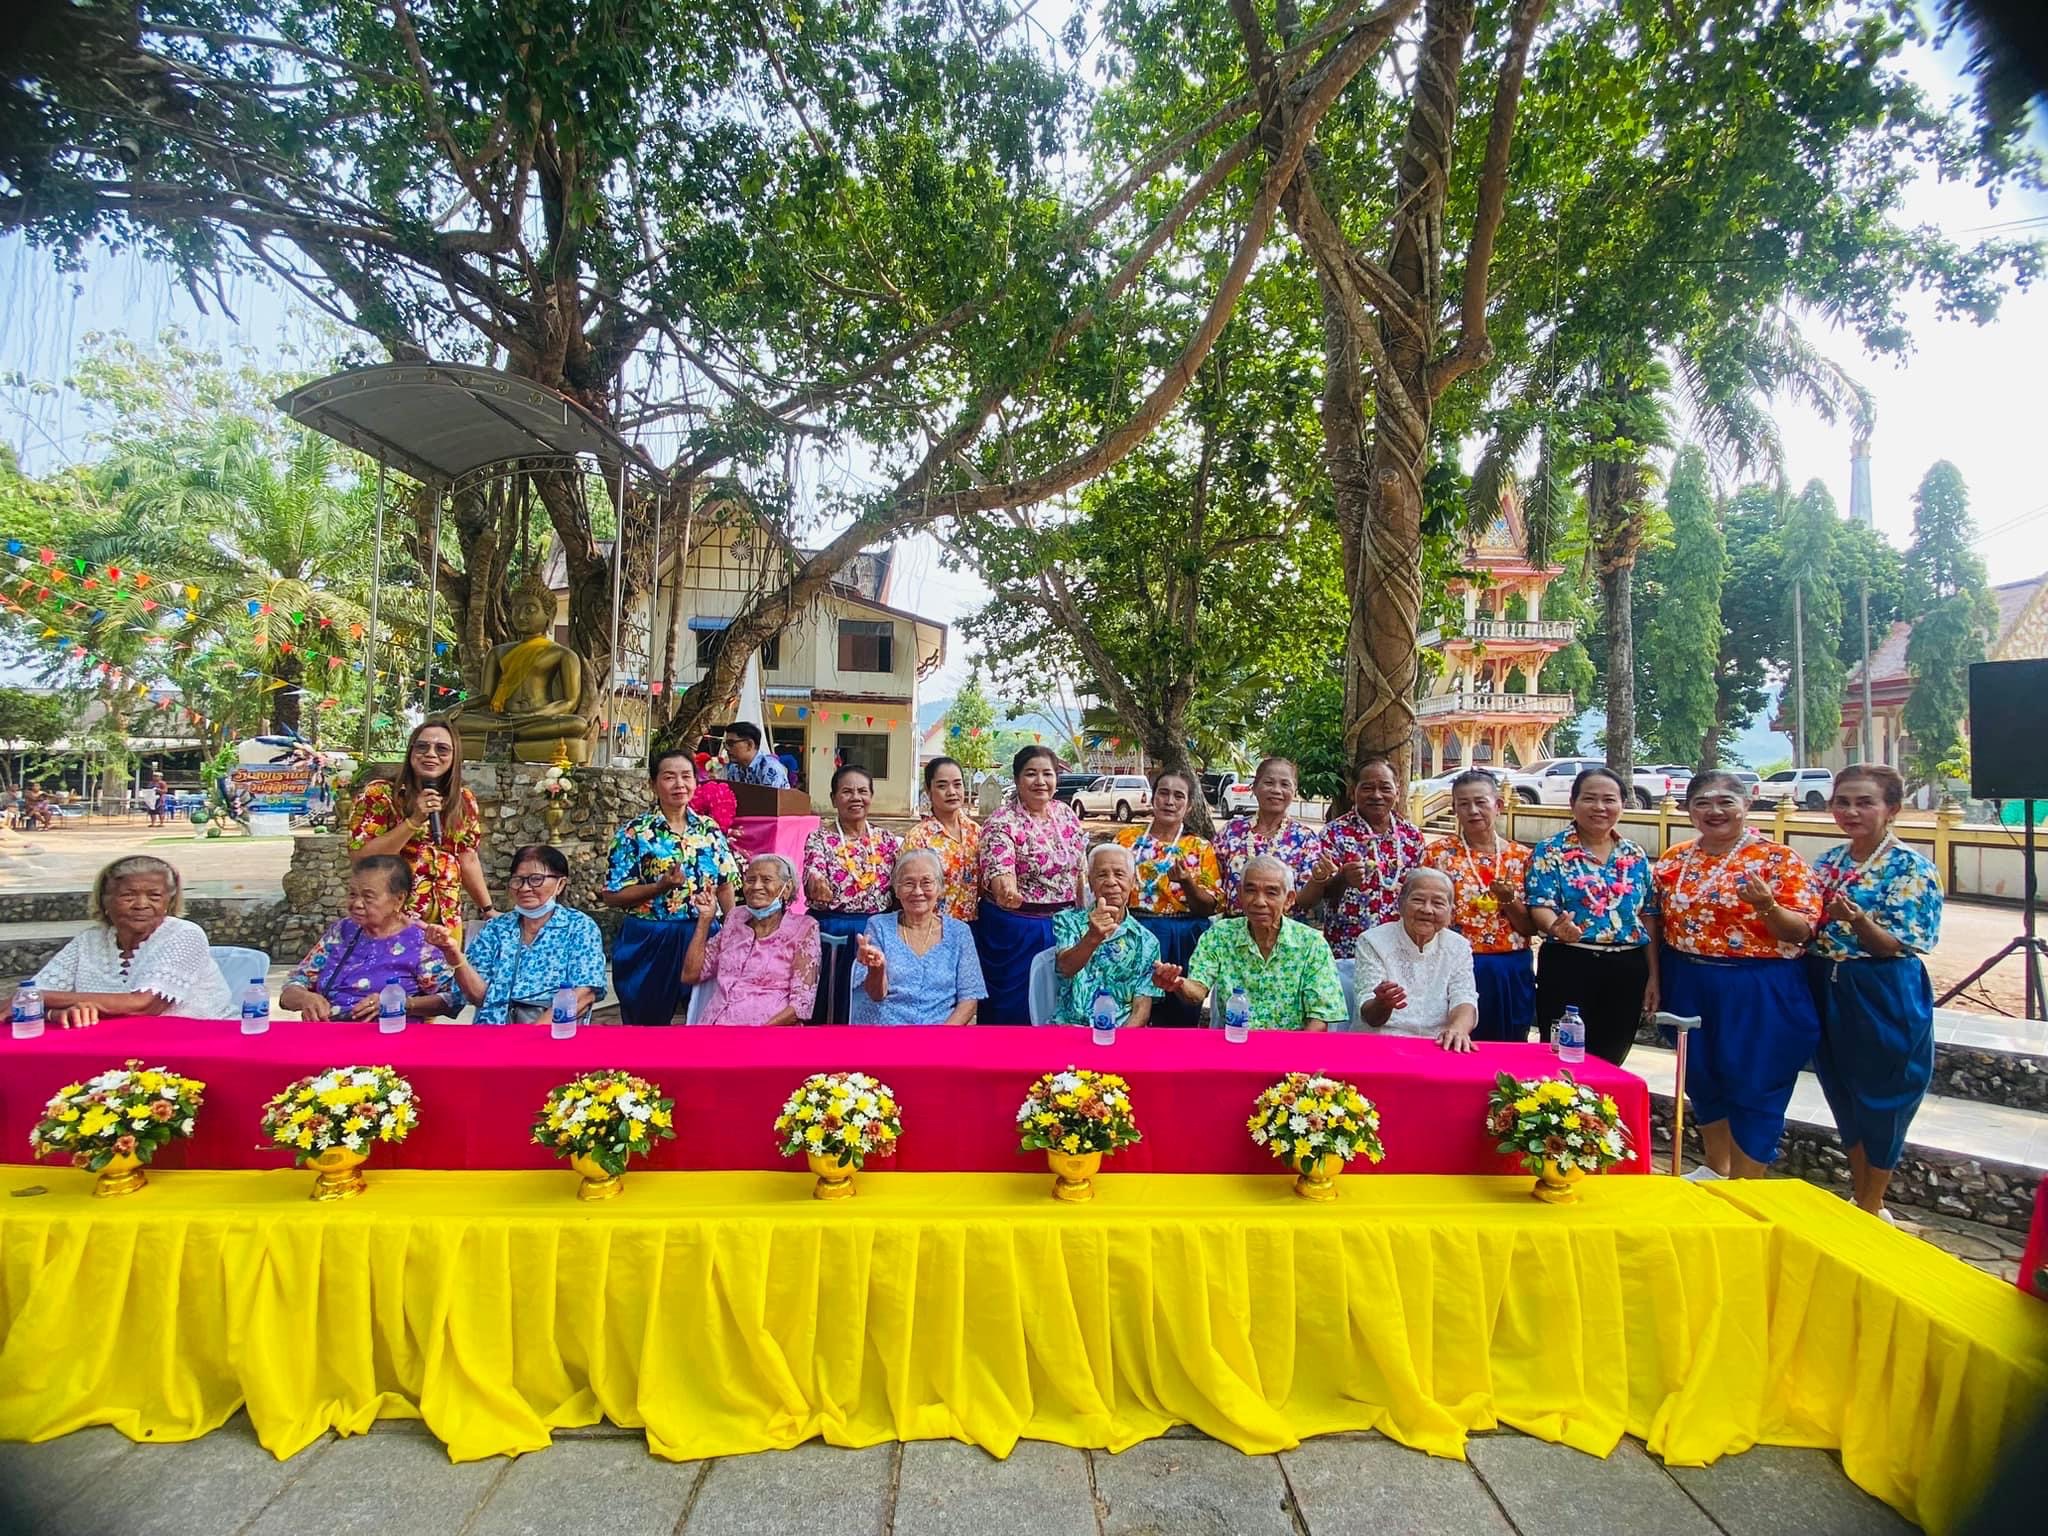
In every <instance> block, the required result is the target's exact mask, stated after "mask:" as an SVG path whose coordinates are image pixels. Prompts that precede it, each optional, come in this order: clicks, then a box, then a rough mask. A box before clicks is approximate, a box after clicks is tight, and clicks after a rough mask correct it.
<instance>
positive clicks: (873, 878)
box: [804, 820, 903, 912]
mask: <svg viewBox="0 0 2048 1536" xmlns="http://www.w3.org/2000/svg"><path fill="white" fill-rule="evenodd" d="M902 848H903V840H902V839H901V838H899V837H898V836H897V835H896V834H895V833H894V832H884V831H883V830H882V829H881V828H879V827H877V826H876V825H875V824H874V823H873V822H869V823H868V826H867V835H866V836H865V837H849V836H848V835H847V834H846V833H844V832H842V831H840V830H839V823H838V822H837V820H834V821H833V822H832V823H831V825H830V826H821V827H819V828H818V830H817V831H815V832H813V833H812V834H811V835H810V836H809V837H807V838H805V839H804V878H805V881H806V883H808V882H809V879H810V877H811V876H812V875H814V874H817V875H823V876H824V877H825V883H826V884H827V885H829V886H831V887H832V900H831V901H830V902H828V903H827V905H828V906H829V907H830V908H831V909H832V910H833V911H835V912H886V911H888V910H889V898H890V895H891V892H890V889H889V876H890V875H891V874H892V873H894V871H895V868H896V855H897V854H898V853H900V852H901V851H902Z"/></svg>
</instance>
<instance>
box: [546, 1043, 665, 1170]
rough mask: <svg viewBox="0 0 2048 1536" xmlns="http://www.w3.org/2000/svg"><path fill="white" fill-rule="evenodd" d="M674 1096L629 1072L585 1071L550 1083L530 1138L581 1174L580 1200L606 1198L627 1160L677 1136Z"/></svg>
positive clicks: (642, 1155)
mask: <svg viewBox="0 0 2048 1536" xmlns="http://www.w3.org/2000/svg"><path fill="white" fill-rule="evenodd" d="M675 1105H676V1101H675V1100H674V1099H667V1098H663V1097H662V1094H661V1090H660V1089H659V1088H657V1087H655V1085H654V1084H652V1083H650V1082H649V1081H647V1079H646V1078H644V1077H635V1076H634V1075H633V1074H632V1073H630V1072H620V1071H616V1070H613V1071H601V1072H585V1073H584V1074H583V1075H582V1076H581V1077H577V1078H574V1079H572V1080H570V1081H569V1082H566V1083H563V1084H562V1085H561V1086H559V1087H557V1088H553V1089H550V1090H549V1092H548V1096H547V1101H546V1102H545V1103H543V1104H542V1105H541V1107H540V1110H539V1112H538V1113H537V1114H536V1115H535V1116H534V1117H533V1139H534V1143H535V1144H536V1145H537V1146H543V1147H547V1148H548V1149H549V1150H551V1151H552V1152H553V1153H554V1154H555V1156H557V1157H566V1158H567V1159H569V1166H570V1167H572V1168H574V1169H575V1170H576V1171H577V1172H578V1173H580V1174H582V1175H583V1182H582V1183H581V1184H579V1185H578V1186H577V1187H576V1198H577V1199H579V1200H609V1199H611V1198H612V1196H614V1195H616V1194H618V1193H620V1192H621V1191H622V1190H623V1189H624V1188H625V1181H626V1163H627V1161H628V1160H629V1159H631V1158H633V1157H645V1156H646V1155H647V1154H648V1152H649V1151H651V1150H652V1149H653V1146H654V1143H655V1142H657V1141H674V1140H675V1139H676V1133H675V1128H674V1124H673V1119H672V1116H673V1113H674V1110H675Z"/></svg>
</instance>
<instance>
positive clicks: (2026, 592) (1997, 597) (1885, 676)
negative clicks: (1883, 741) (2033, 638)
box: [1849, 573, 2048, 692]
mask: <svg viewBox="0 0 2048 1536" xmlns="http://www.w3.org/2000/svg"><path fill="white" fill-rule="evenodd" d="M2044 583H2048V573H2044V574H2042V575H2040V576H2034V577H2030V578H2029V579H2027V580H2026V581H2008V582H2006V583H2004V584H2003V585H2001V586H1996V587H1993V588H1992V589H1991V599H1992V601H1993V602H1995V603H1996V604H1997V605H1998V634H1997V639H1996V640H1994V641H1993V643H1992V646H1991V648H1992V649H1993V650H1996V649H1997V647H1998V645H1999V644H2000V643H2002V642H2003V641H2004V639H2005V637H2006V636H2007V635H2009V634H2011V633H2012V629H2013V626H2014V625H2015V624H2017V623H2019V621H2020V620H2021V618H2023V617H2024V616H2025V615H2026V611H2027V608H2028V606H2029V605H2030V604H2031V603H2032V602H2033V601H2034V598H2035V595H2036V594H2038V593H2039V592H2040V590H2041V587H2042V585H2043V584H2044ZM1912 638H1913V626H1912V625H1911V624H1908V623H1905V622H1904V621H1903V620H1902V621H1900V622H1898V623H1895V624H1893V625H1892V627H1891V633H1889V634H1887V635H1886V636H1885V637H1884V640H1883V642H1882V643H1881V644H1880V645H1879V646H1878V647H1877V648H1876V649H1875V650H1874V651H1872V652H1871V653H1870V683H1871V686H1872V687H1873V688H1874V687H1877V686H1878V685H1880V684H1882V683H1886V682H1892V681H1899V680H1903V679H1904V678H1905V676H1906V645H1907V642H1909V641H1910V640H1911V639H1912ZM1849 684H1850V691H1851V692H1853V691H1854V690H1855V689H1856V688H1860V687H1861V686H1862V685H1863V664H1862V663H1861V662H1860V661H1859V662H1858V663H1857V664H1856V665H1855V666H1853V667H1851V668H1850V669H1849Z"/></svg>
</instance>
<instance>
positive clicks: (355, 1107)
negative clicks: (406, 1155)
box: [261, 1067, 419, 1167]
mask: <svg viewBox="0 0 2048 1536" xmlns="http://www.w3.org/2000/svg"><path fill="white" fill-rule="evenodd" d="M261 1123H262V1128H263V1134H264V1135H265V1136H266V1137H268V1138H269V1139H270V1141H271V1142H273V1143H274V1144H276V1145H277V1146H280V1147H290V1148H291V1149H292V1161H293V1162H295V1163H297V1164H298V1165H299V1166H301V1167H303V1166H305V1165H306V1164H307V1163H310V1162H312V1161H313V1160H314V1159H315V1158H317V1157H319V1156H320V1155H321V1154H322V1153H324V1152H331V1151H334V1150H335V1149H337V1148H339V1149H341V1150H343V1151H346V1152H354V1153H362V1154H367V1153H368V1152H370V1151H371V1150H372V1148H373V1146H374V1144H375V1143H377V1142H380V1141H383V1142H392V1143H396V1142H401V1141H403V1140H405V1138H406V1137H407V1136H409V1135H411V1134H412V1128H413V1127H414V1126H415V1125H417V1124H418V1123H419V1104H418V1101H417V1100H415V1099H414V1098H413V1092H412V1084H411V1083H409V1082H407V1081H406V1080H405V1079H404V1078H402V1077H400V1076H399V1075H398V1074H397V1073H396V1072H395V1071H393V1070H392V1069H391V1068H390V1067H331V1068H329V1069H328V1070H327V1071H325V1072H322V1073H320V1074H318V1075H317V1076H314V1077H302V1078H300V1079H299V1080H298V1081H297V1082H295V1083H293V1084H292V1085H291V1086H290V1087H288V1088H286V1089H285V1090H284V1091H283V1092H282V1093H280V1094H278V1095H277V1097H275V1098H274V1099H272V1100H271V1101H270V1102H269V1103H268V1104H266V1105H264V1106H263V1119H262V1122H261Z"/></svg>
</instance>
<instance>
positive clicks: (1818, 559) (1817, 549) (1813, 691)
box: [1779, 480, 1848, 767]
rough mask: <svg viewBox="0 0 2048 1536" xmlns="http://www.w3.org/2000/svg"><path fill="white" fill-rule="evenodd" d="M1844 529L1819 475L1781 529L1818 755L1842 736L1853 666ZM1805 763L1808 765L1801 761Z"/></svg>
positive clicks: (1812, 744)
mask: <svg viewBox="0 0 2048 1536" xmlns="http://www.w3.org/2000/svg"><path fill="white" fill-rule="evenodd" d="M1840 533H1841V520H1840V519H1839V518H1838V517H1837V516H1836V515H1835V499H1834V497H1832V496H1830V495H1829V494H1828V488H1827V487H1826V486H1825V485H1823V484H1822V483H1821V482H1820V481H1818V480H1809V481H1807V482H1806V488H1805V489H1804V490H1802V491H1801V492H1800V493H1799V494H1798V496H1797V497H1795V498H1794V499H1793V502H1792V505H1791V506H1790V507H1789V508H1787V509H1786V513H1785V523H1784V527H1783V528H1782V529H1781V530H1780V534H1779V547H1780V549H1781V550H1782V551H1783V554H1782V557H1781V558H1782V559H1783V562H1784V563H1783V565H1782V567H1781V572H1782V576H1783V581H1784V589H1785V599H1784V600H1785V612H1784V616H1783V617H1784V622H1785V625H1786V629H1787V633H1788V634H1789V633H1790V630H1791V627H1792V603H1793V594H1794V593H1795V592H1796V593H1798V594H1799V595H1800V598H1801V600H1802V602H1803V606H1804V612H1803V614H1802V616H1801V630H1802V634H1803V644H1802V646H1801V648H1800V649H1801V658H1802V659H1801V666H1800V669H1799V674H1798V675H1799V677H1800V678H1801V679H1802V681H1803V691H1804V693H1805V698H1806V752H1807V756H1808V758H1809V759H1812V758H1818V757H1819V756H1820V755H1821V754H1822V753H1824V752H1826V751H1827V750H1828V748H1830V747H1832V746H1834V745H1835V744H1836V743H1837V742H1838V741H1839V740H1840V739H1841V735H1842V681H1843V678H1844V676H1845V675H1846V674H1847V671H1848V669H1847V668H1846V667H1844V666H1843V665H1842V656H1841V646H1842V594H1841V590H1840V588H1838V587H1837V586H1836V585H1835V581H1834V575H1833V557H1834V554H1835V547H1836V543H1837V541H1838V539H1839V537H1840ZM1798 692H1799V688H1798V687H1797V686H1795V687H1794V688H1792V690H1791V691H1788V692H1787V694H1786V696H1785V700H1784V703H1783V705H1782V706H1781V708H1782V711H1783V714H1784V717H1785V720H1786V723H1787V724H1788V725H1790V724H1792V723H1793V722H1795V721H1796V720H1797V718H1798V711H1799V699H1798ZM1801 766H1802V767H1803V766H1805V765H1804V764H1801Z"/></svg>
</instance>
